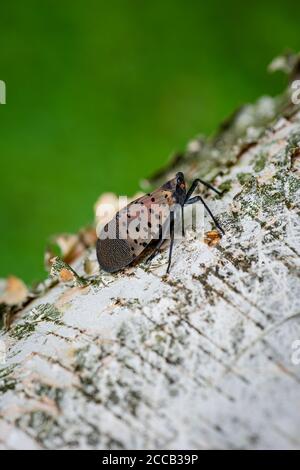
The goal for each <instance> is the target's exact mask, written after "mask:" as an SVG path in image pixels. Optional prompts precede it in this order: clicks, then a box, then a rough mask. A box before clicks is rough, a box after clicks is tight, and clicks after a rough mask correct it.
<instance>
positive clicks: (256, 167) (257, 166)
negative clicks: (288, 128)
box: [254, 153, 267, 173]
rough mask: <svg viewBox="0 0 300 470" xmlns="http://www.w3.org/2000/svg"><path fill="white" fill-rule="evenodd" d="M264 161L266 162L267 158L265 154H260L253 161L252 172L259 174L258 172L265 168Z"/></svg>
mask: <svg viewBox="0 0 300 470" xmlns="http://www.w3.org/2000/svg"><path fill="white" fill-rule="evenodd" d="M266 161H267V156H266V154H265V153H261V154H260V155H259V156H258V157H257V159H256V160H255V164H254V171H255V172H256V173H259V172H260V171H262V170H263V169H264V168H265V166H266Z"/></svg>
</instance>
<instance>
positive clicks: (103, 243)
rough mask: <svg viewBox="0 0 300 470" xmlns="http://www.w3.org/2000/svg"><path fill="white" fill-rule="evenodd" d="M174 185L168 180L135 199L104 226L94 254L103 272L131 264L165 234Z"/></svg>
mask: <svg viewBox="0 0 300 470" xmlns="http://www.w3.org/2000/svg"><path fill="white" fill-rule="evenodd" d="M174 184H175V182H174V180H171V181H169V182H167V183H166V184H165V185H163V186H162V187H160V188H158V189H156V190H155V191H153V192H152V193H150V194H147V195H145V196H142V197H140V198H138V199H136V200H135V201H134V202H132V203H130V204H129V205H128V206H127V207H125V208H124V209H122V210H120V211H119V212H118V213H117V214H116V216H115V217H114V218H113V219H112V220H111V221H110V222H109V223H108V224H107V225H106V226H105V227H104V229H103V230H102V232H101V234H100V238H99V239H98V242H97V256H98V261H99V264H100V266H101V267H102V268H103V269H104V270H105V271H108V272H114V271H118V270H119V269H122V268H123V267H125V266H127V265H128V264H130V263H132V262H133V261H134V260H135V259H136V258H138V257H139V256H140V255H141V253H142V252H143V251H144V250H145V248H146V247H147V246H148V245H149V243H150V242H151V241H152V240H154V239H157V240H158V239H159V237H160V236H161V235H162V234H164V233H165V231H166V228H167V227H168V223H169V216H170V206H172V205H173V204H174V199H173V193H174Z"/></svg>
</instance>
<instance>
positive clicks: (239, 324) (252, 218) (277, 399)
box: [0, 92, 300, 449]
mask: <svg viewBox="0 0 300 470" xmlns="http://www.w3.org/2000/svg"><path fill="white" fill-rule="evenodd" d="M299 162H300V109H299V105H294V104H293V103H292V102H291V101H290V93H289V92H287V93H285V94H283V95H282V96H280V97H277V98H270V97H263V98H261V99H260V100H258V102H257V103H256V104H254V105H247V106H244V107H243V108H242V109H240V110H239V111H238V112H236V113H235V114H234V115H233V117H232V118H231V119H230V120H229V121H228V122H227V123H226V124H225V125H223V126H222V127H221V129H220V131H219V132H218V133H217V135H216V137H214V138H211V139H207V140H205V139H202V138H199V139H195V140H193V141H192V142H190V143H189V145H188V147H187V150H186V151H185V152H184V153H183V154H180V155H178V156H176V158H175V159H174V160H173V161H172V162H171V163H170V164H169V165H168V167H167V168H166V169H164V170H162V171H160V172H159V173H158V174H157V175H155V176H154V178H152V183H154V184H155V185H158V184H160V183H161V182H163V181H166V180H167V179H168V177H169V176H171V177H172V176H173V175H174V173H175V172H176V171H178V170H181V171H183V172H184V174H185V175H186V178H187V179H188V180H189V181H191V180H192V179H194V178H196V177H198V176H200V177H203V178H205V179H207V180H209V181H211V182H213V183H214V184H215V185H216V186H217V187H221V188H222V189H224V195H223V196H222V197H221V198H217V199H215V198H214V197H213V196H212V195H211V194H210V195H209V193H208V192H207V194H206V193H205V194H206V196H205V197H206V200H207V202H208V204H209V205H210V206H213V207H214V209H215V210H216V216H217V218H218V219H219V221H220V223H221V224H222V226H223V227H224V229H225V232H226V234H225V236H223V237H222V239H221V240H218V239H216V240H215V238H214V236H212V234H211V233H210V234H206V235H204V237H202V238H201V237H200V238H199V233H196V232H195V231H193V229H192V228H188V230H187V234H186V237H185V239H184V240H180V241H179V240H178V241H177V242H176V244H175V249H174V255H173V262H172V267H171V272H170V275H168V276H166V275H165V270H166V264H167V250H162V252H161V254H160V255H159V256H158V257H157V258H156V259H155V260H154V261H153V262H152V264H151V265H146V264H145V263H143V262H142V263H140V264H139V265H137V266H135V267H131V268H129V269H126V270H125V271H123V272H120V273H117V274H113V275H110V274H106V273H103V272H100V273H97V274H96V275H94V276H89V277H88V278H87V279H86V282H83V283H81V282H79V283H78V282H77V283H75V284H74V283H72V282H70V283H68V282H67V283H62V282H59V283H53V282H51V281H47V282H46V284H43V285H42V286H40V290H39V293H38V294H37V295H36V296H35V298H34V299H32V300H31V301H30V302H29V303H27V305H25V306H24V308H22V309H21V310H20V311H19V312H18V313H17V315H16V319H15V321H14V322H13V323H12V325H11V328H10V329H9V330H8V331H4V330H3V331H2V333H1V336H0V342H2V346H3V347H4V348H5V351H6V356H5V360H4V361H3V364H2V365H1V369H0V409H1V420H0V446H2V447H3V448H8V449H10V448H17V449H20V448H34V449H38V448H50V449H57V448H67V449H70V448H93V449H100V448H102V449H132V448H143V449H162V448H163V449H176V448H178V449H183V448H197V449H201V448H203V449H212V448H213V449H216V448H226V449H228V448H242V449H243V448H248V449H258V448H299V447H300V436H299V426H300V411H299V400H300V387H299V385H300V364H298V362H300V361H298V359H299V358H300V354H298V356H297V347H298V346H297V344H298V343H297V342H296V341H297V340H300V324H299V319H300V295H299V294H300V280H299V264H300V262H299V253H300V232H299V199H300V178H299V174H300V163H299ZM206 224H207V227H206V230H207V231H211V229H212V227H211V225H210V222H209V220H207V221H206ZM213 234H214V232H213ZM87 256H89V257H90V258H95V255H94V250H89V251H87V252H86V253H84V254H83V255H82V256H81V257H80V258H78V259H77V261H76V262H75V263H74V264H73V265H72V267H73V268H74V270H75V271H76V272H78V273H79V274H80V276H82V277H84V271H83V261H84V260H85V258H86V257H87ZM44 287H45V288H44ZM299 349H300V348H299Z"/></svg>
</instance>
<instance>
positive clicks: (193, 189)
mask: <svg viewBox="0 0 300 470" xmlns="http://www.w3.org/2000/svg"><path fill="white" fill-rule="evenodd" d="M199 183H201V184H203V185H204V186H206V187H207V188H209V189H212V190H213V191H214V192H215V193H217V194H219V195H221V194H222V191H219V190H218V189H216V188H214V186H212V185H211V184H209V183H207V182H206V181H203V180H201V179H200V178H197V179H195V180H194V181H193V182H192V184H191V187H190V189H189V190H188V192H187V194H186V198H185V200H186V201H188V200H189V198H190V197H191V195H192V194H193V192H194V191H195V189H196V188H197V186H198V184H199Z"/></svg>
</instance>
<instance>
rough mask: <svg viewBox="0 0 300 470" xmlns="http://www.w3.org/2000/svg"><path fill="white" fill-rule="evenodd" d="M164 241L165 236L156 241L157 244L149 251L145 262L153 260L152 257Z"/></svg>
mask: <svg viewBox="0 0 300 470" xmlns="http://www.w3.org/2000/svg"><path fill="white" fill-rule="evenodd" d="M164 241H165V238H163V237H160V238H159V240H158V242H157V245H156V247H155V248H154V250H153V252H152V253H151V255H150V256H149V258H147V259H146V263H150V261H152V260H153V258H155V256H156V255H157V254H158V252H159V249H160V247H161V245H162V244H163V243H164Z"/></svg>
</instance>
